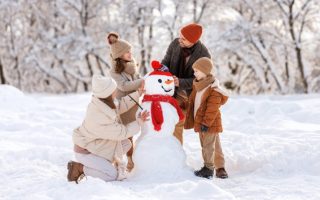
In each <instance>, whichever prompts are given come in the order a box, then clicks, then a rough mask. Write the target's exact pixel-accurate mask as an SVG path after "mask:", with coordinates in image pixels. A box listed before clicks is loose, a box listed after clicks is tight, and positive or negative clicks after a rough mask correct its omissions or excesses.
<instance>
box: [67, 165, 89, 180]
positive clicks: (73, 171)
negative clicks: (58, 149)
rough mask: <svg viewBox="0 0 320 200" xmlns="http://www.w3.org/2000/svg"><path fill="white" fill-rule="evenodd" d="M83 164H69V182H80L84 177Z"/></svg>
mask: <svg viewBox="0 0 320 200" xmlns="http://www.w3.org/2000/svg"><path fill="white" fill-rule="evenodd" d="M84 176H85V175H84V173H83V164H81V163H77V162H74V161H69V162H68V181H69V182H71V181H75V182H76V183H77V184H78V182H79V181H80V180H81V179H82V178H83V177H84Z"/></svg>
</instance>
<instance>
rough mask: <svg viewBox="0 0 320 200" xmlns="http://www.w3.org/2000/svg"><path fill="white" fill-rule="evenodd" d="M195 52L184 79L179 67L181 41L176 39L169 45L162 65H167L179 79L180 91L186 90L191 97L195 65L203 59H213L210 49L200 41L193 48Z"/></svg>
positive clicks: (190, 59) (186, 68) (185, 70)
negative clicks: (193, 67) (180, 74)
mask: <svg viewBox="0 0 320 200" xmlns="http://www.w3.org/2000/svg"><path fill="white" fill-rule="evenodd" d="M192 48H193V52H192V54H191V55H190V58H189V60H188V62H187V63H186V66H185V69H184V72H183V74H182V77H179V72H178V70H179V69H178V67H179V64H180V63H179V62H180V57H181V51H182V48H181V47H180V44H179V39H178V38H176V39H175V40H173V41H172V42H171V44H170V45H169V47H168V49H167V52H166V55H165V57H164V58H163V60H162V61H161V63H162V64H164V65H166V66H167V67H168V68H169V70H170V72H171V73H172V74H173V75H175V76H177V77H178V78H179V88H178V89H179V90H186V92H187V94H188V95H190V93H191V91H192V82H193V79H194V75H193V73H194V71H193V69H192V65H193V63H194V62H195V61H196V60H198V59H199V58H201V57H208V58H211V55H210V53H209V51H208V49H207V48H206V47H205V46H204V45H203V44H202V43H201V42H200V41H198V42H197V43H196V44H195V46H193V47H192Z"/></svg>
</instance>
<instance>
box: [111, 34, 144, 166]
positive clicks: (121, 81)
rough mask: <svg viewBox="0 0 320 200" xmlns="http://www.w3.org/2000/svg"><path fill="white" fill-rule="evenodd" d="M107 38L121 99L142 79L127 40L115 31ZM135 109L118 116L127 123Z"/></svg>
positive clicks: (136, 108)
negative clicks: (122, 38)
mask: <svg viewBox="0 0 320 200" xmlns="http://www.w3.org/2000/svg"><path fill="white" fill-rule="evenodd" d="M107 40H108V43H109V45H110V52H111V53H110V59H111V64H112V67H111V70H110V75H111V76H112V78H113V79H114V80H115V81H116V83H117V99H121V98H123V97H126V96H128V95H129V94H130V93H132V92H134V91H137V90H138V88H139V87H141V86H142V85H143V83H144V81H143V79H141V78H140V77H139V74H138V73H137V64H136V62H135V59H134V58H133V57H132V53H131V49H132V46H131V45H130V44H129V43H128V42H127V41H125V40H121V39H119V35H118V34H117V33H110V34H109V35H108V36H107ZM129 98H130V97H129ZM137 110H138V106H137V105H135V106H133V107H132V108H131V109H129V110H128V111H127V112H125V113H123V114H122V115H121V116H120V117H121V120H122V123H123V124H128V123H130V122H133V121H135V115H136V112H137ZM129 139H130V141H131V144H132V147H131V148H130V150H129V151H128V153H127V156H128V165H127V169H128V170H129V171H131V170H132V168H133V167H134V164H133V162H132V154H133V141H132V137H131V138H129Z"/></svg>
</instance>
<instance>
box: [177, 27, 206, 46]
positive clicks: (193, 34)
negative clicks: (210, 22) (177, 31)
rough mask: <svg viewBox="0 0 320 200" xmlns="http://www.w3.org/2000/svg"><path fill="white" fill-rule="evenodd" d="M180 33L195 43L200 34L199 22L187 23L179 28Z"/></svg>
mask: <svg viewBox="0 0 320 200" xmlns="http://www.w3.org/2000/svg"><path fill="white" fill-rule="evenodd" d="M181 34H182V35H183V37H185V38H186V39H187V40H188V41H189V42H191V43H193V44H194V43H196V42H198V40H199V39H200V37H201V35H202V26H201V25H199V24H195V23H192V24H189V25H186V26H184V27H182V29H181Z"/></svg>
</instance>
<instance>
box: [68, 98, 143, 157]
mask: <svg viewBox="0 0 320 200" xmlns="http://www.w3.org/2000/svg"><path fill="white" fill-rule="evenodd" d="M131 96H132V97H133V98H134V99H135V100H136V101H139V93H138V92H134V93H132V94H131ZM134 105H135V103H134V102H133V101H132V100H131V99H130V98H129V97H124V98H122V99H121V101H120V102H119V107H118V109H117V110H115V109H112V108H110V107H109V106H108V105H106V104H105V103H103V102H102V101H100V100H99V99H98V98H96V97H95V96H93V97H92V101H91V103H90V104H89V105H88V108H87V113H86V116H85V119H84V121H83V123H82V125H81V126H80V127H78V128H77V129H75V130H74V133H73V142H74V144H76V145H78V146H80V147H82V148H84V149H87V150H88V151H89V152H91V153H93V154H96V155H98V156H101V157H103V158H106V159H107V160H109V161H110V162H113V161H114V157H115V156H116V149H118V148H117V147H119V146H117V145H121V143H120V141H121V140H124V139H126V138H129V137H132V136H133V135H134V134H137V133H138V132H139V130H140V128H139V125H138V123H137V122H136V121H134V122H132V123H130V124H128V125H126V126H125V125H123V124H122V123H121V122H120V118H119V114H121V113H124V112H126V111H127V110H128V109H130V108H132V106H134Z"/></svg>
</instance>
